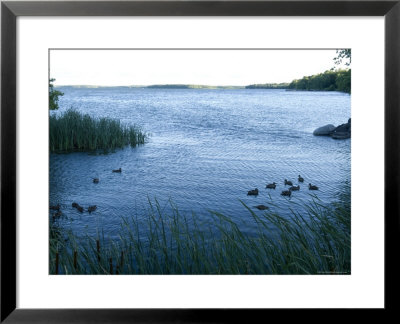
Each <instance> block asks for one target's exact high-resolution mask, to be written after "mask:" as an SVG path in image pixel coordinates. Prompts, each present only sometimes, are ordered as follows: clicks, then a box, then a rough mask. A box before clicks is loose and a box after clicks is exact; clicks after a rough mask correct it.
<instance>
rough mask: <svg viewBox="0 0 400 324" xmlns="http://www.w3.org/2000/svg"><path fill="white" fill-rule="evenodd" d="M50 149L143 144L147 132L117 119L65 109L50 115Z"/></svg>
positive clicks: (83, 149)
mask: <svg viewBox="0 0 400 324" xmlns="http://www.w3.org/2000/svg"><path fill="white" fill-rule="evenodd" d="M49 125H50V129H49V134H50V135H49V137H50V152H71V151H95V150H113V149H117V148H122V147H125V146H127V145H130V146H132V147H135V146H137V145H140V144H144V143H145V141H146V140H147V138H148V134H146V133H144V132H143V131H142V130H141V129H140V127H138V126H132V125H125V124H123V123H121V122H120V121H119V120H117V119H111V118H95V117H91V116H90V115H88V114H82V113H80V112H78V111H76V110H74V109H69V110H67V111H66V112H64V113H63V114H61V115H59V116H57V115H54V114H53V115H50V123H49Z"/></svg>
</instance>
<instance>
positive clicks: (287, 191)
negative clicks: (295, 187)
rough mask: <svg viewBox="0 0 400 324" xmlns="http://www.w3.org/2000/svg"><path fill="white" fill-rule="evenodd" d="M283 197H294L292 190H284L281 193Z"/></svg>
mask: <svg viewBox="0 0 400 324" xmlns="http://www.w3.org/2000/svg"><path fill="white" fill-rule="evenodd" d="M281 195H282V196H289V197H290V196H291V195H292V191H291V190H284V191H282V193H281Z"/></svg>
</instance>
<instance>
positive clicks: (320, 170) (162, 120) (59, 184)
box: [50, 87, 351, 238]
mask: <svg viewBox="0 0 400 324" xmlns="http://www.w3.org/2000/svg"><path fill="white" fill-rule="evenodd" d="M60 90H62V91H63V92H64V93H65V94H64V96H63V97H61V98H60V110H59V111H57V112H56V113H61V112H63V111H65V110H66V109H68V108H70V107H73V108H75V109H77V110H79V111H81V112H84V113H88V114H90V115H92V116H99V117H113V118H119V119H120V120H122V121H123V122H125V123H129V124H137V125H140V126H141V127H142V129H143V130H145V131H146V132H149V133H151V137H150V140H149V142H148V143H147V144H145V145H143V146H140V147H136V148H130V147H127V148H125V149H122V150H118V151H116V152H115V153H112V154H108V155H91V154H87V153H70V154H51V155H50V204H57V203H60V204H61V206H62V211H63V215H64V216H63V217H62V218H60V219H59V222H60V224H61V225H62V226H65V227H68V228H72V229H73V230H74V231H75V232H77V233H88V234H90V235H95V234H96V233H97V231H98V230H99V229H101V230H103V231H104V235H105V236H106V237H110V238H116V237H117V235H118V232H119V230H120V224H121V216H122V217H127V216H132V215H134V216H136V217H138V219H146V218H147V215H148V209H149V203H148V199H150V200H152V201H154V199H155V198H156V199H157V200H158V201H159V203H160V205H161V207H162V208H165V212H166V213H168V210H169V208H170V207H169V203H168V202H169V200H170V199H171V200H172V201H173V202H174V204H175V205H176V206H177V207H178V208H179V210H180V212H181V213H182V214H185V213H186V214H188V213H192V212H194V213H195V214H196V215H197V217H198V218H199V219H202V218H204V219H205V218H207V217H209V212H208V210H215V211H219V212H222V213H224V214H225V215H226V216H228V217H230V218H232V219H233V220H234V221H235V222H238V223H241V226H242V229H243V230H244V231H245V232H248V233H252V232H253V231H255V229H256V226H255V224H254V222H253V221H252V217H251V216H250V214H249V212H248V211H247V210H246V209H245V208H244V207H243V205H242V204H241V202H240V200H242V201H243V202H244V203H246V204H247V205H248V206H249V207H252V208H253V206H255V205H259V204H264V205H267V206H270V209H271V210H272V211H274V212H275V211H276V212H278V213H280V214H281V215H282V216H289V214H290V208H295V209H297V210H299V211H300V212H303V209H302V207H301V205H302V204H303V203H304V202H308V201H310V200H311V199H312V197H311V196H310V193H315V194H317V196H318V198H319V199H321V201H322V202H324V203H331V202H334V201H337V199H338V195H340V193H341V192H343V190H344V188H345V187H346V186H348V185H349V184H350V149H351V140H350V139H349V140H333V139H331V138H328V137H316V136H313V135H312V132H313V130H314V129H315V128H317V127H319V126H322V125H325V124H329V123H331V124H334V125H338V124H342V123H345V122H347V120H348V118H349V117H350V101H351V100H350V98H351V97H350V95H348V94H344V93H339V92H302V91H285V90H190V89H189V90H177V89H175V90H172V89H168V90H164V89H138V88H123V87H120V88H92V89H88V88H67V87H65V88H61V89H60ZM120 167H121V168H122V173H121V174H116V173H112V172H111V170H112V169H117V168H120ZM299 174H301V176H302V177H304V179H305V182H304V184H300V186H301V189H300V191H299V192H294V193H293V195H292V197H291V199H288V198H286V197H283V196H281V195H280V193H281V191H282V190H284V189H285V186H284V179H285V178H286V179H288V180H292V181H293V182H294V184H297V176H298V175H299ZM94 177H97V178H99V179H100V182H99V183H98V184H94V183H93V182H92V178H94ZM273 181H275V182H276V183H277V188H276V190H271V189H265V185H266V184H267V183H270V182H273ZM309 182H311V183H313V184H316V185H318V186H319V188H320V190H319V191H317V192H310V191H309V190H308V188H307V184H308V183H309ZM254 188H258V189H259V191H260V194H259V195H258V196H257V197H253V196H247V191H248V190H250V189H254ZM74 201H76V202H78V203H79V204H80V205H82V206H84V207H87V206H88V205H97V206H98V207H97V210H96V211H95V212H93V213H91V214H89V213H87V212H85V213H83V214H80V213H79V212H77V211H76V210H75V209H73V208H72V207H71V203H72V202H74ZM271 202H272V203H273V204H274V205H270V203H271ZM253 209H254V208H253ZM254 210H255V211H256V212H257V213H263V212H262V211H258V210H257V209H254ZM141 230H143V231H144V232H145V231H146V228H143V229H141Z"/></svg>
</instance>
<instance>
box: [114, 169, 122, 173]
mask: <svg viewBox="0 0 400 324" xmlns="http://www.w3.org/2000/svg"><path fill="white" fill-rule="evenodd" d="M112 172H116V173H117V172H118V173H121V172H122V170H121V168H119V169H117V170H112Z"/></svg>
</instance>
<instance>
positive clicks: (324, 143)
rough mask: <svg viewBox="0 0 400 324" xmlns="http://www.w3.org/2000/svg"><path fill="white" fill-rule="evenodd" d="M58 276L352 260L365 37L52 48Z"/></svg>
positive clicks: (322, 270) (53, 232)
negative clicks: (359, 45)
mask: <svg viewBox="0 0 400 324" xmlns="http://www.w3.org/2000/svg"><path fill="white" fill-rule="evenodd" d="M48 109H49V223H48V224H49V232H48V235H49V274H51V275H98V274H100V275H140V274H146V275H160V274H163V275H168V274H173V275H178V274H179V275H194V274H209V275H233V274H241V275H272V274H274V275H276V274H278V275H300V274H311V275H349V274H351V232H350V229H351V49H347V48H338V49H336V48H333V49H318V50H312V49H304V50H298V49H296V50H290V49H287V50H278V49H251V50H246V49H225V50H224V49H204V50H201V49H193V50H187V49H185V50H184V49H182V50H179V49H153V50H148V49H119V50H111V49H102V50H101V49H98V50H97V49H96V50H94V49H93V50H87V49H69V50H65V49H51V50H49V107H48Z"/></svg>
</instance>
